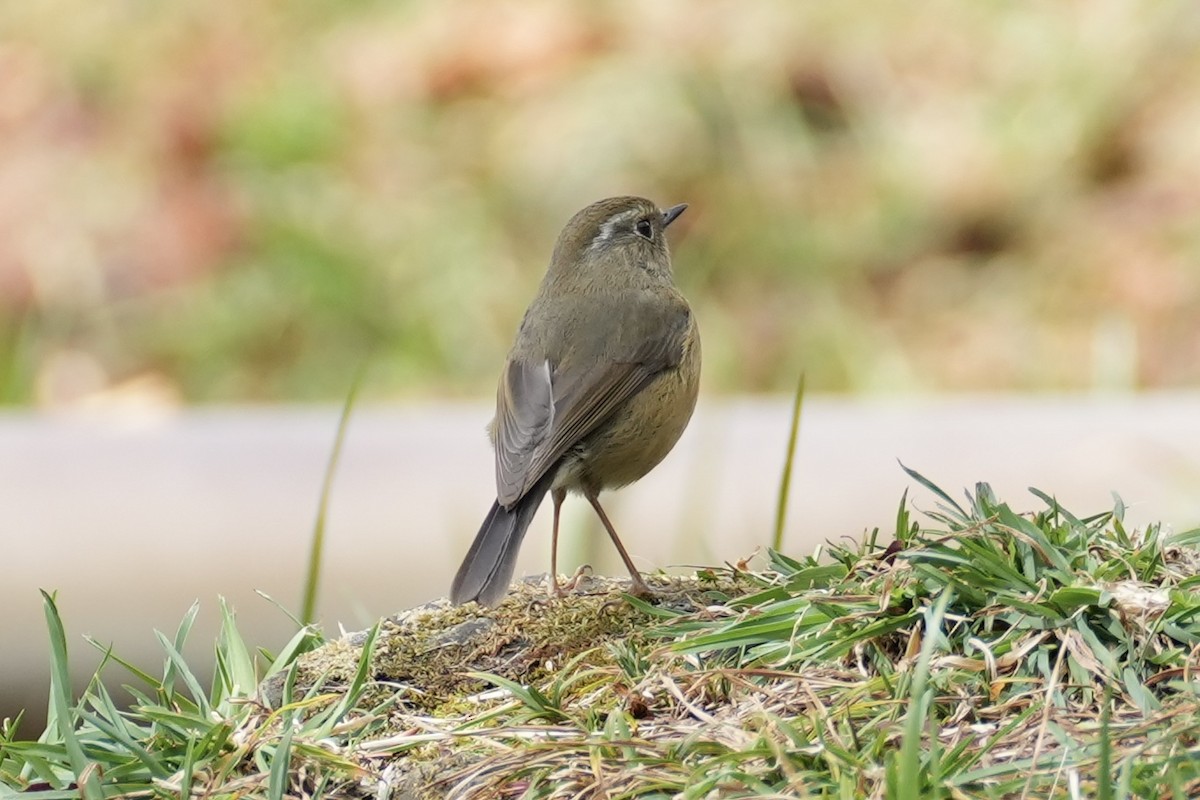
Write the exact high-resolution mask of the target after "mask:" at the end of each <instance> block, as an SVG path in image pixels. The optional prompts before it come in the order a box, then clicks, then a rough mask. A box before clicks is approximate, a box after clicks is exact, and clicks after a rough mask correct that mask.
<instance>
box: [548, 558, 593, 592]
mask: <svg viewBox="0 0 1200 800" xmlns="http://www.w3.org/2000/svg"><path fill="white" fill-rule="evenodd" d="M591 572H592V566H591V565H590V564H583V565H581V566H580V567H579V569H577V570H575V572H574V574H572V575H571V577H570V578H569V579H568V580H567V582H566V583H564V584H560V583H559V582H558V576H557V575H551V576H550V585H549V589H550V592H549V594H550V597H552V598H561V597H566V596H567V595H568V594H571V593H572V592H574V591H575V590H576V589H577V588H579V581H580V579H582V578H583V577H585V576H587V575H590V574H591Z"/></svg>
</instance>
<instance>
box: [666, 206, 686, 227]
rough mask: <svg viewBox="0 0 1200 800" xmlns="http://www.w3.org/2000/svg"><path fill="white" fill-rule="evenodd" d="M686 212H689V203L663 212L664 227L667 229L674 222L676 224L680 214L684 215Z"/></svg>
mask: <svg viewBox="0 0 1200 800" xmlns="http://www.w3.org/2000/svg"><path fill="white" fill-rule="evenodd" d="M684 211H687V203H680V204H679V205H677V206H671V207H670V208H668V209H667V210H666V211H664V212H663V227H664V228H665V227H667V226H668V225H670V224H671V223H672V222H674V221H675V218H676V217H678V216H679V215H680V214H682V213H683V212H684Z"/></svg>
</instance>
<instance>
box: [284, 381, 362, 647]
mask: <svg viewBox="0 0 1200 800" xmlns="http://www.w3.org/2000/svg"><path fill="white" fill-rule="evenodd" d="M366 373H367V365H366V364H365V363H364V364H363V365H362V366H361V367H359V370H358V374H357V375H355V376H354V382H353V383H352V384H350V393H349V394H347V395H346V402H345V403H344V404H343V405H342V416H341V417H340V418H339V419H338V427H337V434H336V435H335V436H334V439H333V452H332V453H330V454H329V463H328V464H327V465H326V466H325V479H324V481H323V482H322V484H321V499H320V501H319V503H318V505H317V521H316V523H315V524H314V525H313V535H312V546H311V547H310V548H309V551H308V574H307V575H306V576H305V578H304V599H303V602H302V603H301V611H300V619H301V621H302V622H303V623H304V624H306V625H307V624H310V623H312V622H313V620H314V618H315V617H316V613H317V587H318V585H319V584H320V582H321V558H322V555H323V554H324V552H325V522H326V519H327V518H328V516H329V495H330V493H331V492H332V490H333V476H334V474H336V473H337V465H338V461H339V460H341V457H342V445H343V444H344V443H345V441H346V429H347V428H348V427H349V424H350V413H351V412H352V411H353V410H354V403H355V401H356V400H357V399H358V390H359V389H360V388H362V383H363V377H364V376H365V375H366Z"/></svg>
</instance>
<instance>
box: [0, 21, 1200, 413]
mask: <svg viewBox="0 0 1200 800" xmlns="http://www.w3.org/2000/svg"><path fill="white" fill-rule="evenodd" d="M0 31H2V33H0V141H2V142H3V147H0V400H2V401H3V402H6V403H30V402H35V403H40V404H47V405H54V404H62V403H73V402H77V401H80V400H89V399H94V398H101V399H104V398H113V397H116V398H123V397H129V396H132V397H149V398H151V399H152V400H156V401H165V402H176V401H179V400H186V401H250V400H331V399H336V398H340V397H341V396H343V395H344V393H345V391H346V389H347V387H348V386H349V383H350V381H351V377H352V375H353V373H354V371H355V369H356V368H357V366H358V365H359V363H360V362H361V361H362V359H364V358H366V357H367V356H368V355H370V356H371V358H372V364H373V367H372V371H371V373H370V376H369V378H368V385H367V387H366V388H365V391H367V392H368V393H369V394H374V395H376V396H378V395H412V394H434V393H437V394H445V393H450V394H460V395H470V396H485V395H487V394H489V393H490V390H491V387H492V385H493V382H494V380H495V375H496V373H497V370H498V365H499V363H500V361H501V359H502V357H503V354H504V352H505V350H506V348H507V347H508V344H509V342H510V341H511V336H512V333H513V330H514V329H515V326H516V323H517V321H518V320H519V317H520V314H521V312H522V310H523V308H524V306H525V304H526V303H527V302H528V300H529V298H530V297H531V295H532V293H533V290H534V288H535V286H536V283H537V281H538V280H539V277H540V274H541V272H542V270H543V269H544V265H545V261H546V259H547V257H548V254H549V252H550V249H551V247H552V245H553V240H554V236H555V234H556V233H557V231H558V229H559V228H560V227H561V225H562V224H563V223H564V222H565V221H566V219H567V218H568V217H569V216H570V215H571V213H573V212H574V211H575V210H576V209H578V208H580V207H582V206H583V205H585V204H586V203H588V202H590V201H592V200H594V199H597V198H599V197H602V196H606V195H610V194H619V193H637V194H643V195H646V196H649V197H651V198H654V199H655V200H657V201H658V202H660V203H662V204H663V205H666V204H671V203H675V202H681V201H686V202H688V203H690V204H691V209H690V210H689V212H688V213H687V214H686V215H685V216H684V217H683V218H682V219H681V221H680V223H679V224H678V225H677V227H673V228H672V232H673V233H674V234H675V236H674V249H675V254H676V255H675V261H676V271H677V274H678V278H679V281H680V283H681V284H682V286H683V287H684V289H685V291H686V292H687V293H688V295H689V296H690V297H691V298H692V299H693V304H694V306H695V307H696V309H697V311H698V313H699V315H700V318H701V324H702V329H703V335H704V347H705V361H706V363H705V381H706V384H707V387H708V389H709V390H710V391H711V390H716V391H764V390H769V391H774V390H787V389H789V388H790V387H791V386H792V384H793V383H794V381H795V376H796V374H797V373H798V372H799V371H801V370H804V371H805V372H806V373H807V374H808V376H809V386H810V388H812V389H814V390H818V391H820V390H826V391H827V390H838V391H889V390H895V391H927V390H1013V389H1016V390H1068V389H1089V388H1140V387H1177V386H1189V385H1190V386H1194V385H1195V384H1196V383H1197V381H1198V379H1200V313H1197V312H1198V309H1200V269H1197V261H1198V259H1200V223H1198V220H1200V136H1197V135H1196V131H1197V130H1200V7H1197V6H1196V5H1195V4H1193V3H1189V2H1184V0H1175V1H1174V2H1170V1H1169V2H1164V3H1158V4H1152V5H1146V4H1140V3H1135V2H1115V3H1109V4H1105V5H1104V6H1103V7H1098V6H1093V5H1088V4H1037V5H1027V4H1015V5H1014V4H994V3H958V2H951V1H950V0H934V1H933V2H929V3H924V4H920V5H918V6H913V5H903V6H880V5H877V4H859V3H810V4H795V3H790V2H786V1H785V0H768V1H766V2H760V3H755V4H745V3H732V2H708V1H706V2H688V3H685V2H682V1H681V0H677V1H676V2H662V3H655V4H637V3H633V2H602V3H595V4H574V5H572V4H557V3H549V2H540V1H539V2H529V3H495V4H480V3H472V2H467V1H466V0H452V1H451V2H440V3H434V2H404V3H395V4H385V3H364V4H340V3H305V4H263V3H232V2H230V3H217V4H201V3H197V2H191V3H188V2H184V3H171V4H154V3H147V2H134V1H132V0H131V1H130V2H122V3H105V4H93V5H81V4H78V3H70V2H65V1H64V0H46V1H45V2H40V3H31V4H15V3H10V4H5V5H4V6H3V7H0Z"/></svg>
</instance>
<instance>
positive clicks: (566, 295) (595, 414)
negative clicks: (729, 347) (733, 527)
mask: <svg viewBox="0 0 1200 800" xmlns="http://www.w3.org/2000/svg"><path fill="white" fill-rule="evenodd" d="M686 208H687V204H686V203H684V204H680V205H675V206H671V207H669V208H666V209H659V208H658V206H656V205H655V204H654V203H653V202H651V201H650V200H647V199H645V198H642V197H630V196H624V197H610V198H607V199H604V200H599V201H597V202H594V203H592V204H591V205H589V206H587V207H586V208H584V209H582V210H581V211H579V212H577V213H576V214H575V215H574V216H572V217H571V218H570V220H568V222H567V224H566V225H565V226H564V227H563V229H562V232H561V233H560V234H559V236H558V239H557V241H556V242H555V245H554V250H553V252H552V254H551V257H550V263H549V265H548V267H547V269H546V274H545V276H544V277H543V279H542V282H541V285H540V286H539V287H538V291H537V294H536V295H535V296H534V299H533V301H532V302H531V303H530V305H529V308H528V309H527V310H526V312H525V315H524V317H523V318H522V321H521V324H520V326H519V328H518V331H517V335H516V339H515V341H514V343H513V346H512V349H511V350H510V351H509V353H508V357H507V359H506V360H505V363H504V366H503V368H502V369H501V372H500V381H499V387H498V389H497V392H496V414H495V417H494V418H493V420H492V422H491V423H490V424H489V426H488V434H489V438H490V439H491V441H492V445H493V447H494V450H495V468H496V500H495V502H494V503H493V504H492V508H491V510H490V511H489V512H488V514H487V516H486V517H485V518H484V521H483V524H482V525H481V526H480V528H479V532H478V533H477V534H476V535H475V539H474V541H473V542H472V543H471V547H470V549H469V550H468V552H467V555H466V557H465V558H464V559H463V562H462V565H461V566H460V567H459V569H458V572H457V574H456V575H455V576H454V581H453V583H452V585H451V589H450V599H451V601H452V602H453V603H454V604H456V605H457V604H463V603H467V602H470V601H472V600H474V601H476V602H478V603H479V604H481V605H485V606H494V605H496V604H498V603H499V602H500V601H501V600H502V599H503V598H504V597H505V595H506V594H507V592H508V588H509V582H510V581H511V579H512V575H513V571H514V569H515V567H516V558H517V553H518V552H519V550H520V547H521V542H522V540H523V539H524V536H525V532H526V530H527V529H528V527H529V524H530V522H531V521H532V520H533V517H534V515H535V514H536V512H537V510H538V507H539V506H540V505H541V503H542V500H543V499H544V498H545V496H546V495H547V494H549V495H550V497H551V500H552V502H553V506H554V520H553V533H552V538H551V544H550V576H549V592H550V594H551V596H562V595H563V594H564V593H565V592H564V590H563V587H561V586H560V585H559V582H558V528H559V518H560V510H561V507H562V504H563V500H564V499H565V498H566V495H567V493H568V492H573V493H578V494H581V495H583V497H584V498H586V499H587V501H588V503H590V504H591V506H592V508H593V509H594V510H595V512H596V515H597V516H598V517H599V518H600V522H601V524H602V525H603V526H604V529H605V531H607V533H608V535H609V537H610V538H611V539H612V542H613V544H614V545H615V546H616V548H617V552H618V553H619V554H620V556H621V560H622V561H624V563H625V567H626V569H628V570H629V576H630V579H631V592H632V593H633V594H634V595H638V596H643V597H648V596H651V595H652V594H653V593H652V591H651V590H650V587H649V586H648V585H647V584H646V581H645V580H644V579H643V578H642V575H641V573H639V572H638V570H637V567H635V566H634V563H633V560H632V559H631V558H630V556H629V553H628V551H626V549H625V547H624V545H622V543H621V540H620V538H619V537H618V536H617V532H616V529H615V528H614V527H613V524H612V521H611V520H610V519H609V517H608V515H607V514H606V513H605V511H604V509H603V507H602V506H601V505H600V500H599V495H600V492H601V491H603V490H606V489H615V488H619V487H621V486H625V485H627V484H630V483H633V482H634V481H636V480H639V479H640V478H642V477H643V476H645V475H646V473H648V472H649V471H650V470H651V469H653V468H654V467H655V466H657V465H658V463H659V462H660V461H662V460H663V458H664V457H666V455H667V453H669V452H670V451H671V449H672V448H673V447H674V446H675V443H676V442H677V441H678V440H679V437H680V435H681V434H682V433H683V431H684V429H685V428H686V427H687V424H688V422H689V420H690V419H691V417H692V411H693V410H694V409H695V407H696V397H697V394H698V390H699V382H700V360H701V359H700V333H699V328H698V326H697V323H696V319H695V316H694V315H693V313H692V310H691V307H690V306H689V305H688V302H687V300H686V299H684V296H683V295H682V294H681V293H680V291H679V289H678V288H676V286H675V280H674V276H673V274H672V268H671V256H670V251H669V249H668V247H667V241H666V231H667V228H668V227H669V226H670V225H671V223H673V222H674V221H675V220H676V219H678V218H679V215H680V214H682V213H683V212H684V210H685V209H686Z"/></svg>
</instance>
